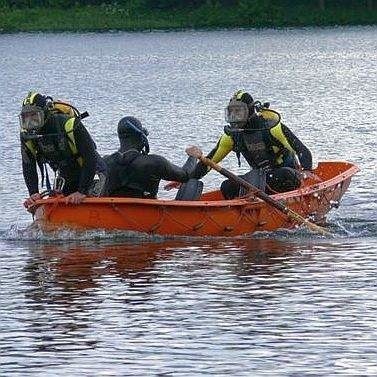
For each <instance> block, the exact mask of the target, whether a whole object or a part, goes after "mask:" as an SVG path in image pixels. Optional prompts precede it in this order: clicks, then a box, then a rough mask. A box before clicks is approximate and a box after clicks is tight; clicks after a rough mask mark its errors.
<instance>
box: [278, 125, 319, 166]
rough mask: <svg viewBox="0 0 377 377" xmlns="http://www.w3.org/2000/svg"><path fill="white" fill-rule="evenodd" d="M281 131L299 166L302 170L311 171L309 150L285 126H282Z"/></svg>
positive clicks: (311, 163)
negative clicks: (295, 155)
mask: <svg viewBox="0 0 377 377" xmlns="http://www.w3.org/2000/svg"><path fill="white" fill-rule="evenodd" d="M282 131H283V133H284V136H285V137H286V139H287V141H288V143H289V144H290V146H291V147H292V149H293V150H294V152H295V153H296V154H297V157H298V159H299V161H300V164H301V166H302V168H303V169H304V170H312V168H313V160H312V154H311V152H310V150H309V149H308V148H307V147H306V146H305V145H304V144H303V143H302V141H301V140H300V139H299V138H298V137H297V136H296V135H295V134H294V133H293V132H292V131H291V130H290V129H289V128H288V127H287V126H285V125H283V124H282Z"/></svg>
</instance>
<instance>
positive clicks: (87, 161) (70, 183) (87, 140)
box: [21, 114, 106, 195]
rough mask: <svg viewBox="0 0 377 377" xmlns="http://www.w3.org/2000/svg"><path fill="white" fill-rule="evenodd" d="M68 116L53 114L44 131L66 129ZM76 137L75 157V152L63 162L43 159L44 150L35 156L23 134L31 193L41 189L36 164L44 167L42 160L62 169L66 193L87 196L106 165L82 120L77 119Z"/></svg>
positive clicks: (24, 154)
mask: <svg viewBox="0 0 377 377" xmlns="http://www.w3.org/2000/svg"><path fill="white" fill-rule="evenodd" d="M67 119H69V117H67V116H65V115H62V114H53V115H51V116H50V117H49V119H48V120H47V122H46V124H45V125H44V127H43V129H42V130H43V133H41V134H42V135H46V134H53V133H54V132H56V129H57V128H62V129H64V124H65V122H66V121H67ZM73 136H74V140H75V144H76V147H77V155H76V156H73V155H72V157H71V158H70V159H68V160H67V161H63V162H62V161H53V160H47V161H44V156H43V155H42V154H41V153H37V155H36V156H34V155H33V153H32V152H31V151H30V149H29V148H27V146H26V144H25V137H24V135H23V134H22V133H21V154H22V171H23V175H24V179H25V183H26V186H27V188H28V190H29V194H30V195H32V194H35V193H37V192H39V187H38V173H37V166H38V165H39V166H40V167H41V166H42V163H43V162H47V163H48V164H49V165H50V166H51V167H52V169H53V170H54V171H56V170H57V171H59V175H60V176H61V177H63V178H64V179H65V186H64V188H63V194H65V195H69V194H71V193H73V192H76V191H79V192H80V193H82V194H85V195H87V194H88V190H89V188H90V187H91V185H92V183H93V177H94V175H95V172H96V171H97V172H98V171H104V170H105V169H106V166H105V164H104V162H103V160H102V158H101V157H100V156H99V154H98V152H97V151H96V146H95V144H94V142H93V140H92V138H91V136H90V135H89V133H88V131H87V130H86V128H85V127H84V125H83V124H82V123H81V122H80V120H79V119H76V120H75V125H74V128H73ZM37 150H38V147H37ZM78 157H82V166H80V165H79V163H78V162H77V158H78Z"/></svg>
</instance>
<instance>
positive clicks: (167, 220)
mask: <svg viewBox="0 0 377 377" xmlns="http://www.w3.org/2000/svg"><path fill="white" fill-rule="evenodd" d="M357 171H358V168H357V167H356V166H355V165H353V164H351V163H347V162H322V163H319V165H318V168H317V169H316V170H315V171H314V172H313V173H314V174H313V176H312V177H311V178H309V179H307V180H306V181H305V185H304V186H303V187H302V188H300V189H299V190H295V191H290V192H288V193H284V194H276V195H273V196H272V197H273V198H274V199H275V200H282V201H283V202H284V203H285V205H287V206H288V207H289V208H291V209H292V210H293V211H295V212H297V213H299V214H300V215H302V216H304V217H309V218H310V219H311V220H312V221H315V222H320V221H323V220H324V218H325V216H326V214H327V213H328V212H329V211H330V209H331V208H333V207H336V206H337V205H338V203H339V201H340V199H341V198H342V196H343V194H344V193H345V191H346V190H347V188H348V186H349V184H350V181H351V177H352V176H353V175H354V174H355V173H356V172H357ZM315 177H317V179H316V178H315ZM35 220H36V221H37V222H38V223H39V225H40V226H41V227H43V228H48V229H51V227H52V228H56V227H68V228H73V229H85V230H89V229H106V230H124V231H133V232H141V233H147V234H155V235H162V236H191V237H192V236H195V237H197V236H199V237H201V236H221V237H223V236H225V237H234V236H240V235H246V234H251V233H254V232H256V231H274V230H276V229H279V228H288V229H289V228H292V227H294V226H295V224H294V223H293V222H292V221H291V220H289V219H288V218H287V217H286V216H285V215H284V214H282V213H281V212H279V211H278V210H277V209H275V208H273V207H271V206H270V205H268V204H266V203H265V202H263V201H261V200H259V199H255V198H253V197H252V196H250V197H247V198H238V199H235V200H223V199H222V198H221V193H220V192H219V191H213V192H209V193H206V194H203V196H202V197H201V200H199V201H175V200H160V199H156V200H154V199H134V198H88V199H85V200H84V202H83V203H81V204H80V205H67V204H65V203H64V198H47V199H42V200H40V201H39V202H38V205H37V208H36V211H35Z"/></svg>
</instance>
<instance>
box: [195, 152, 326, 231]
mask: <svg viewBox="0 0 377 377" xmlns="http://www.w3.org/2000/svg"><path fill="white" fill-rule="evenodd" d="M195 157H197V158H198V159H199V160H200V161H201V162H202V163H203V164H204V165H207V166H210V167H211V168H212V169H214V170H216V171H217V172H219V173H220V174H221V175H223V176H224V177H227V178H229V179H232V180H233V181H236V182H237V183H239V184H240V185H241V186H243V187H245V188H246V189H248V190H252V191H253V195H254V196H256V197H258V198H259V199H262V200H263V201H265V202H266V203H267V204H269V205H271V206H272V207H274V208H276V209H277V210H279V211H280V212H282V213H284V214H285V215H286V216H287V217H288V218H289V219H291V220H293V221H295V222H296V223H298V224H303V225H305V226H307V227H308V228H309V229H310V230H312V231H313V232H317V233H320V234H322V235H324V236H331V235H332V234H331V233H330V232H329V231H328V230H326V229H325V228H323V227H321V226H319V225H317V224H314V223H312V222H310V221H309V220H308V219H305V217H303V216H301V215H299V214H298V213H297V212H295V211H293V210H291V209H290V208H288V207H287V206H285V205H284V204H283V203H281V202H279V201H277V200H274V199H272V198H271V197H270V196H269V195H267V194H266V193H265V192H264V191H262V190H260V189H259V188H257V187H256V186H254V185H252V184H251V183H249V182H247V181H245V180H244V179H242V178H240V177H238V176H237V175H235V174H233V173H232V172H230V171H229V170H226V169H224V168H223V167H222V166H220V165H218V164H216V163H215V162H213V161H212V160H210V159H209V158H207V157H205V156H203V155H201V156H200V157H199V156H198V155H196V156H195Z"/></svg>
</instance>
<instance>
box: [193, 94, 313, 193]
mask: <svg viewBox="0 0 377 377" xmlns="http://www.w3.org/2000/svg"><path fill="white" fill-rule="evenodd" d="M268 106H269V105H268V104H265V105H262V104H261V103H260V102H259V101H254V100H253V98H252V97H251V95H250V94H249V93H247V92H245V91H242V90H239V91H237V92H236V93H235V94H234V95H233V97H232V98H231V99H230V101H229V104H228V106H227V107H226V109H225V119H226V121H227V122H228V123H229V124H230V125H229V126H225V127H224V134H223V135H222V136H221V137H220V139H219V141H218V142H217V145H216V147H215V148H214V149H213V150H212V151H211V152H210V153H209V154H208V155H207V157H208V158H209V159H211V160H212V161H214V162H216V163H218V162H220V161H221V160H222V159H223V158H224V157H225V156H226V155H228V154H229V153H230V152H231V151H234V152H235V153H236V155H237V158H238V161H239V163H240V155H242V156H243V157H244V158H245V160H246V161H247V162H248V164H249V165H250V168H251V169H252V170H251V171H250V172H249V173H247V174H245V175H243V176H241V177H243V178H244V179H246V180H248V181H249V182H250V183H253V184H254V186H258V187H259V188H260V189H262V190H265V191H266V192H267V193H268V194H272V193H276V192H286V191H291V190H295V189H297V188H299V187H300V185H301V174H300V170H301V169H304V170H311V169H312V155H311V152H310V151H309V149H308V148H307V147H306V146H305V145H304V144H303V143H302V142H301V141H300V140H299V139H298V138H297V137H296V136H295V135H294V134H293V132H292V131H291V130H290V129H289V128H288V127H287V126H285V125H284V124H282V123H281V121H280V115H279V114H278V113H277V112H276V111H274V110H270V109H269V108H268ZM297 161H298V162H299V164H298V162H297ZM300 165H301V166H300ZM208 171H209V168H208V167H207V166H206V165H204V164H203V163H202V162H199V163H198V165H197V167H196V169H195V171H194V173H193V177H195V178H198V179H199V178H201V177H203V176H204V175H205V174H207V172H208ZM221 192H222V194H223V196H224V198H226V199H233V198H235V197H237V196H240V195H243V194H244V192H243V190H242V189H241V188H240V186H239V184H238V183H237V182H234V181H232V180H229V179H228V180H226V181H224V182H223V183H222V185H221Z"/></svg>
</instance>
